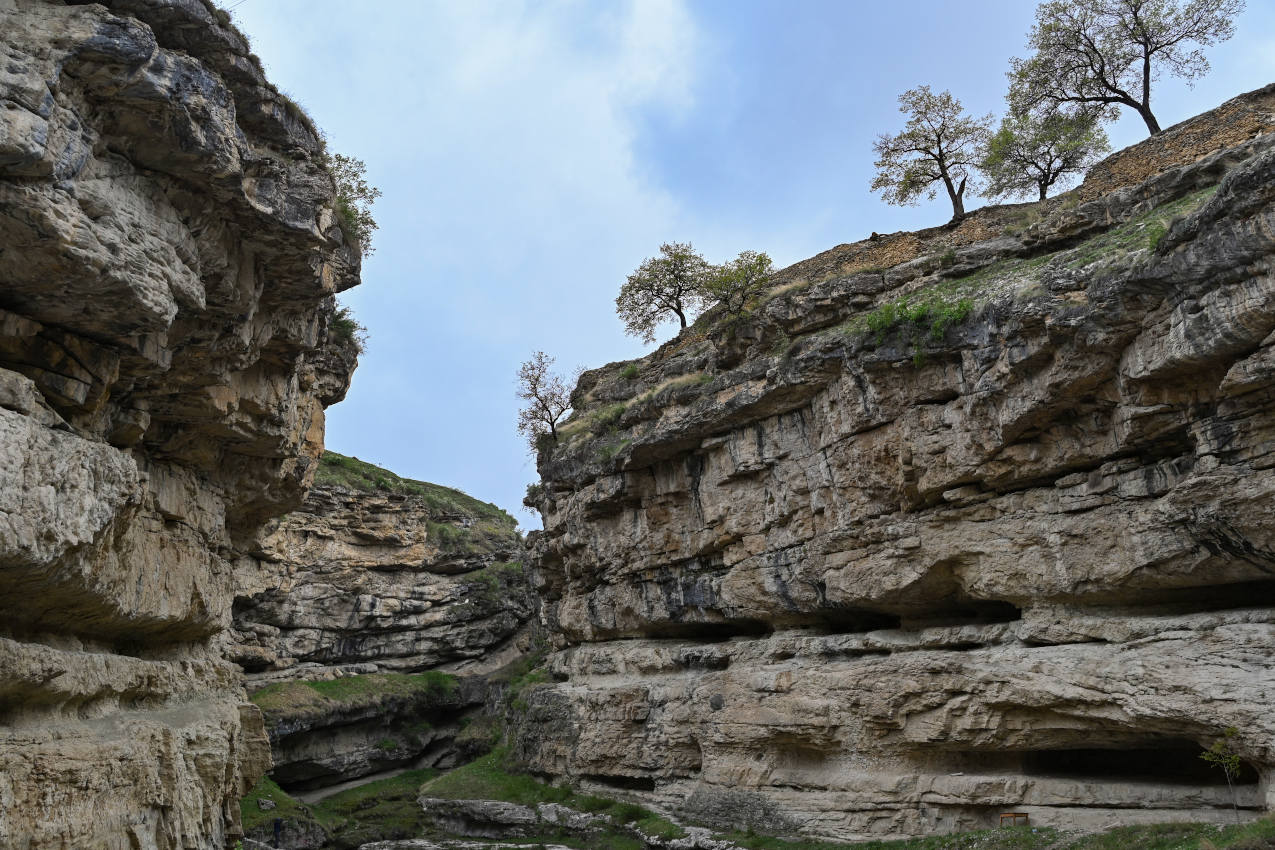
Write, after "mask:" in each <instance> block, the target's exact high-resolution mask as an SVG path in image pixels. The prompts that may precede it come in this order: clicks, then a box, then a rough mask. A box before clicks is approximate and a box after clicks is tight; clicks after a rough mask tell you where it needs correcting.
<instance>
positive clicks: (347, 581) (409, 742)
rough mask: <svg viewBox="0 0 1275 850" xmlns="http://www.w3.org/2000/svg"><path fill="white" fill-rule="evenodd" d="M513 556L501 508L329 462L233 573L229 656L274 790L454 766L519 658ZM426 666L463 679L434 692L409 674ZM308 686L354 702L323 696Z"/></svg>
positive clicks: (517, 572)
mask: <svg viewBox="0 0 1275 850" xmlns="http://www.w3.org/2000/svg"><path fill="white" fill-rule="evenodd" d="M521 554H522V540H521V539H520V537H519V536H518V533H517V531H516V524H515V521H514V519H513V517H511V516H509V515H508V514H506V513H505V512H504V511H502V510H500V509H499V508H497V507H496V506H494V505H491V504H487V503H485V502H480V501H478V500H477V499H473V498H471V497H469V496H467V495H465V494H464V493H461V492H459V491H457V490H453V489H451V488H448V487H441V486H439V485H436V484H429V483H426V482H422V481H412V480H409V479H403V478H400V477H398V476H397V475H395V474H394V473H392V472H389V471H388V470H384V469H381V468H379V467H376V466H372V465H371V464H367V463H363V462H361V461H359V460H357V459H356V458H348V457H344V456H342V455H338V454H335V453H332V452H329V453H327V454H325V455H324V457H323V459H322V461H321V465H320V469H319V473H318V484H317V486H316V487H315V488H314V489H313V490H311V491H310V493H309V495H308V496H307V497H306V499H305V502H304V503H303V504H302V506H301V508H300V509H299V510H297V511H295V512H293V513H291V514H289V515H288V516H287V517H285V518H284V519H282V520H281V521H280V522H278V523H277V524H276V525H275V526H274V528H273V529H272V531H271V532H270V533H269V534H268V535H266V536H265V537H264V538H263V541H262V544H261V546H260V548H259V550H258V551H257V553H256V557H255V558H253V559H242V560H240V561H239V562H238V564H237V567H236V574H237V577H236V592H237V595H238V598H237V599H236V602H235V606H234V623H235V627H234V630H233V632H232V635H233V638H234V641H233V644H232V646H231V652H230V655H231V658H233V659H234V660H235V661H237V662H238V663H239V664H240V665H241V666H242V667H243V668H244V669H245V671H246V672H247V677H246V678H247V685H248V688H249V690H250V691H253V692H254V693H253V700H254V701H256V702H258V703H260V704H261V705H262V707H263V708H264V709H265V711H266V718H267V726H268V729H269V736H270V741H271V746H272V750H273V753H274V762H275V769H274V771H273V773H272V776H273V778H274V779H275V781H276V782H278V783H280V784H281V785H283V786H284V787H285V788H287V789H289V790H310V789H314V788H321V787H324V786H328V785H333V784H336V783H340V782H345V781H350V780H353V779H356V778H359V777H362V776H368V775H371V774H375V773H377V772H379V771H384V770H390V769H394V768H399V767H407V766H419V767H423V766H436V765H449V764H451V763H452V762H453V761H454V760H455V758H456V752H457V751H456V745H455V739H456V736H457V734H458V732H460V729H461V727H460V726H459V720H460V719H461V717H462V715H464V714H465V713H467V712H470V711H472V710H473V709H475V708H476V707H477V706H479V705H481V704H482V702H483V700H484V699H485V697H486V692H487V688H486V685H485V683H484V680H483V679H482V676H483V674H486V673H490V672H492V671H494V670H496V669H497V668H499V667H501V666H502V665H504V664H506V663H508V662H509V661H511V660H513V659H514V658H516V657H518V655H519V654H520V653H522V652H525V651H526V650H527V646H528V636H527V634H526V633H525V630H524V628H523V627H524V626H525V625H526V623H527V621H528V620H529V619H530V618H531V616H532V613H533V611H534V606H533V599H532V594H531V590H530V587H529V585H528V583H527V579H526V575H525V573H524V572H523V568H522V565H521V563H519V561H520V560H521ZM424 671H433V672H432V673H431V675H437V673H438V671H446V672H448V673H455V674H460V676H461V678H459V679H456V680H454V682H453V684H454V687H450V688H449V689H447V690H446V691H445V693H442V694H438V693H435V692H434V691H433V690H431V689H430V688H429V687H425V686H426V685H430V684H432V680H431V679H429V678H428V677H426V678H424V679H422V678H421V677H419V676H415V677H413V676H407V677H405V676H403V675H402V674H418V673H422V672H424ZM448 681H453V680H450V679H449V680H448ZM307 683H314V687H317V688H319V689H320V690H325V689H330V688H336V689H339V690H343V691H350V692H356V693H357V694H358V696H359V698H358V699H356V700H330V701H322V700H318V701H316V700H315V699H313V698H314V695H315V690H314V687H309V686H307ZM298 706H301V707H302V708H303V709H304V710H300V709H299V708H298Z"/></svg>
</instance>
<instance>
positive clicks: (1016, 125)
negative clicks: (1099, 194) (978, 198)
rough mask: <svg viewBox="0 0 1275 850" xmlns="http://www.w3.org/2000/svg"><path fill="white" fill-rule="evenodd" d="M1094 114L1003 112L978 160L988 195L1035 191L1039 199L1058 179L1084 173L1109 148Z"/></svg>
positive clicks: (1082, 111) (1090, 111)
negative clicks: (1004, 114) (994, 131)
mask: <svg viewBox="0 0 1275 850" xmlns="http://www.w3.org/2000/svg"><path fill="white" fill-rule="evenodd" d="M1098 119H1099V115H1098V112H1097V111H1096V110H1094V109H1073V110H1070V111H1062V110H1056V111H1053V112H1049V113H1046V114H1044V115H1041V114H1037V113H1030V112H1029V113H1023V112H1018V113H1014V112H1011V113H1010V114H1009V115H1006V116H1005V117H1004V118H1003V119H1002V120H1001V126H1000V129H999V130H997V131H996V133H995V135H993V136H992V137H991V139H990V140H989V141H988V143H987V148H986V149H985V151H984V154H983V161H982V162H981V163H979V168H980V170H982V172H983V174H984V175H986V176H987V190H986V193H985V194H986V195H987V197H989V198H1012V197H1022V196H1025V195H1030V194H1031V193H1032V192H1039V195H1040V200H1042V201H1043V200H1045V196H1046V195H1047V194H1048V193H1049V188H1050V187H1051V186H1053V185H1054V184H1055V183H1057V182H1058V181H1059V180H1064V181H1065V180H1066V179H1067V178H1069V177H1071V176H1072V175H1077V174H1083V173H1084V172H1085V170H1086V169H1088V168H1089V167H1090V166H1091V165H1093V164H1094V163H1095V162H1097V161H1098V160H1099V159H1100V158H1101V157H1102V155H1103V154H1104V153H1106V152H1107V151H1108V150H1109V149H1110V148H1111V145H1110V143H1109V142H1108V141H1107V134H1106V133H1105V132H1103V130H1102V127H1100V126H1099V124H1098Z"/></svg>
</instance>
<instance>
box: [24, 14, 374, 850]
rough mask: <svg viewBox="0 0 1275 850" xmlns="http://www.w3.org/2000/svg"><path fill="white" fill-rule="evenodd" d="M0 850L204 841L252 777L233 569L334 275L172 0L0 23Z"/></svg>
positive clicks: (323, 247)
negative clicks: (229, 632) (230, 643)
mask: <svg viewBox="0 0 1275 850" xmlns="http://www.w3.org/2000/svg"><path fill="white" fill-rule="evenodd" d="M0 115H2V120H0V455H2V456H3V457H0V606H2V607H3V610H4V611H5V616H4V617H3V619H2V620H0V656H2V657H3V662H2V663H0V845H3V846H5V847H24V848H28V850H35V848H44V847H50V848H53V847H57V848H63V847H92V848H121V850H122V848H130V850H133V849H134V848H177V847H181V848H195V847H207V848H213V847H217V848H220V847H223V846H225V845H226V843H227V841H228V839H230V838H233V836H235V835H236V834H238V832H239V810H238V799H239V797H240V796H241V794H242V793H243V792H244V791H245V790H247V788H249V787H250V786H251V785H252V783H253V782H255V781H256V779H257V777H258V776H259V775H260V774H261V772H262V771H263V770H264V769H265V768H266V767H268V765H269V751H268V746H267V742H266V738H265V733H264V729H263V727H262V721H261V716H260V713H259V712H258V711H257V709H256V708H255V706H253V705H251V704H250V703H248V702H247V700H246V699H245V694H244V691H243V688H242V686H241V684H240V679H239V674H238V670H237V669H236V668H235V667H234V666H233V665H231V664H229V663H228V662H226V661H225V660H224V658H223V651H222V647H221V641H222V637H221V633H222V632H223V630H224V629H226V628H227V627H228V626H229V625H230V613H231V602H232V598H233V587H232V573H233V566H232V565H233V563H234V562H235V561H236V560H238V559H239V558H241V557H246V555H245V553H246V552H248V551H251V550H253V549H254V548H255V547H254V544H253V540H254V538H255V536H256V534H257V532H258V531H259V529H260V527H261V526H262V524H263V523H264V522H265V521H267V520H268V519H270V518H271V517H274V516H278V515H280V514H283V513H286V512H287V511H289V510H291V509H293V508H295V507H296V506H298V505H299V504H300V501H301V497H302V495H303V494H304V492H305V490H306V488H307V487H308V485H309V483H310V480H311V479H312V477H313V474H314V467H315V461H316V459H317V457H318V455H319V453H320V452H321V450H322V437H323V407H324V405H326V404H330V403H332V402H335V401H337V400H339V399H340V398H341V396H342V395H343V394H344V392H345V388H346V386H347V384H348V381H349V375H350V372H351V370H352V369H353V365H354V355H355V352H354V351H353V349H352V348H350V347H349V346H346V345H341V344H340V343H338V342H337V341H335V340H333V339H331V338H330V337H329V333H328V329H329V323H330V321H331V318H332V315H333V313H334V305H333V295H334V293H335V292H337V291H338V290H340V289H344V288H346V287H349V286H352V285H354V284H355V283H357V282H358V268H359V255H358V251H357V250H356V248H355V247H353V246H351V245H349V244H347V243H346V242H345V241H344V238H343V235H342V231H341V229H340V228H339V227H338V226H337V223H336V217H335V215H334V212H333V204H334V187H333V183H332V179H331V177H330V176H329V175H328V173H327V171H326V169H325V168H323V167H322V165H321V162H320V160H321V157H322V146H321V143H320V141H319V139H318V138H317V137H316V135H315V132H314V131H313V129H312V128H311V127H310V126H309V123H308V119H304V118H303V117H300V114H299V113H298V112H297V110H296V109H295V107H291V106H290V105H289V104H288V103H287V102H286V100H285V99H283V98H282V97H281V96H280V95H278V94H277V93H276V92H275V90H274V89H273V88H272V87H271V86H270V85H269V84H268V83H267V82H266V80H265V78H264V77H263V76H262V74H261V71H260V68H259V66H258V65H257V64H256V63H255V61H254V60H253V59H252V58H251V56H250V53H249V51H248V46H247V44H246V42H245V41H244V40H243V38H242V37H241V36H240V35H238V34H237V33H236V32H234V31H233V30H232V29H229V28H227V27H226V26H223V24H222V22H221V21H220V20H219V19H218V18H217V17H216V16H215V15H214V14H213V13H212V11H211V8H210V7H208V6H206V5H205V4H204V3H202V2H196V0H116V1H115V2H111V3H107V4H105V5H66V4H63V3H53V2H36V0H0Z"/></svg>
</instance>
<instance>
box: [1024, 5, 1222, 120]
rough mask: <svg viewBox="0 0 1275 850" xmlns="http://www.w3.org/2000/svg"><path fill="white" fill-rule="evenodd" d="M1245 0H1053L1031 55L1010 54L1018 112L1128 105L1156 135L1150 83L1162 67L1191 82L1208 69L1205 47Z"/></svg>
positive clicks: (1043, 12)
mask: <svg viewBox="0 0 1275 850" xmlns="http://www.w3.org/2000/svg"><path fill="white" fill-rule="evenodd" d="M1243 9H1244V0H1188V2H1186V3H1182V2H1180V0H1051V1H1050V2H1047V3H1042V4H1041V5H1040V6H1038V7H1037V8H1036V24H1035V26H1033V27H1032V31H1031V35H1030V36H1029V37H1028V45H1029V47H1030V48H1031V50H1032V51H1033V55H1032V56H1031V57H1030V58H1028V59H1014V60H1012V70H1011V71H1010V73H1009V77H1010V97H1011V99H1012V101H1013V104H1014V108H1015V109H1016V110H1018V111H1026V110H1030V109H1037V108H1039V107H1041V106H1042V105H1044V106H1046V107H1049V106H1053V105H1057V104H1060V103H1080V104H1090V105H1098V106H1107V107H1112V108H1116V107H1120V106H1127V107H1129V108H1130V109H1133V110H1134V111H1136V112H1137V113H1138V114H1139V115H1141V116H1142V120H1143V121H1145V122H1146V125H1147V130H1148V131H1149V132H1150V133H1151V135H1153V136H1154V135H1156V134H1157V133H1159V132H1160V122H1159V121H1158V120H1157V119H1156V117H1155V114H1154V113H1153V112H1152V111H1151V83H1152V82H1153V81H1154V80H1156V79H1158V78H1159V76H1160V74H1161V73H1162V72H1163V71H1168V72H1169V73H1170V74H1172V75H1174V76H1175V77H1182V78H1183V79H1185V80H1186V81H1187V83H1188V84H1190V83H1193V82H1194V81H1195V80H1196V79H1198V78H1200V77H1202V76H1204V74H1206V73H1208V70H1209V62H1208V59H1206V58H1205V56H1204V52H1203V51H1202V50H1200V48H1199V47H1195V48H1193V49H1188V48H1187V45H1188V44H1191V43H1194V44H1198V45H1211V44H1216V43H1218V42H1220V41H1226V40H1227V39H1228V38H1230V37H1231V36H1232V35H1233V34H1234V33H1235V24H1234V23H1233V21H1232V19H1233V18H1234V17H1235V16H1236V15H1238V14H1239V13H1240V12H1241V11H1243Z"/></svg>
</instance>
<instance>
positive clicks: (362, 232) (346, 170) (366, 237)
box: [327, 154, 381, 257]
mask: <svg viewBox="0 0 1275 850" xmlns="http://www.w3.org/2000/svg"><path fill="white" fill-rule="evenodd" d="M327 165H328V173H330V174H331V175H332V182H333V183H334V184H335V185H336V199H335V208H336V214H337V224H338V225H340V227H341V231H342V232H343V233H344V234H345V236H346V239H347V240H348V241H350V242H351V243H352V244H353V245H354V246H355V247H356V248H357V249H358V251H359V253H360V254H361V255H362V256H364V257H367V256H370V255H371V254H372V251H373V248H372V233H373V232H374V231H375V230H376V229H377V224H376V219H375V218H373V217H372V204H373V203H375V202H376V199H377V198H379V197H381V190H380V189H377V188H376V187H375V186H370V185H368V182H367V177H366V174H367V166H366V165H364V164H363V160H361V159H355V158H353V157H349V156H344V155H342V154H336V155H334V156H333V157H331V159H329V160H328V161H327Z"/></svg>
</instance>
